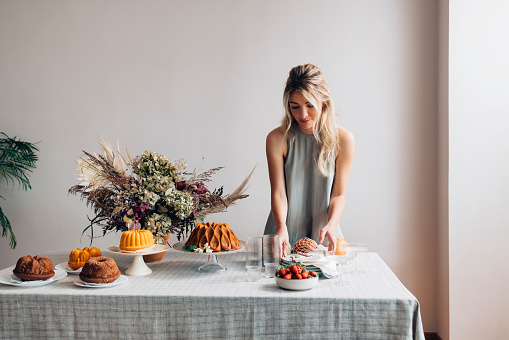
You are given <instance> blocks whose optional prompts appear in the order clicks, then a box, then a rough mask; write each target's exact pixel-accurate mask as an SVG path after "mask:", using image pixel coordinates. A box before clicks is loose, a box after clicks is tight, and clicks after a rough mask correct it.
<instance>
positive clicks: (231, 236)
mask: <svg viewBox="0 0 509 340" xmlns="http://www.w3.org/2000/svg"><path fill="white" fill-rule="evenodd" d="M206 243H208V245H209V247H210V249H212V250H213V251H221V250H232V249H237V248H239V247H240V246H241V244H240V241H239V239H238V238H237V236H236V235H235V233H234V232H233V230H231V228H230V227H229V226H228V224H226V223H216V222H214V223H212V224H210V223H209V222H207V223H200V224H198V225H197V226H196V227H195V228H194V230H193V232H192V233H191V235H190V236H189V239H188V240H187V242H186V244H185V247H186V248H188V247H190V246H196V247H198V248H202V249H203V247H204V246H205V244H206Z"/></svg>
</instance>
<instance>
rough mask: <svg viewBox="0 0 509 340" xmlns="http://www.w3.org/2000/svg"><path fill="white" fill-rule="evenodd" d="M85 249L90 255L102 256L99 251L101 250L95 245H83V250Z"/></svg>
mask: <svg viewBox="0 0 509 340" xmlns="http://www.w3.org/2000/svg"><path fill="white" fill-rule="evenodd" d="M85 249H87V250H88V253H89V254H90V257H97V256H102V255H103V254H102V253H101V250H100V249H99V248H97V247H90V248H88V247H85V248H84V249H83V250H85Z"/></svg>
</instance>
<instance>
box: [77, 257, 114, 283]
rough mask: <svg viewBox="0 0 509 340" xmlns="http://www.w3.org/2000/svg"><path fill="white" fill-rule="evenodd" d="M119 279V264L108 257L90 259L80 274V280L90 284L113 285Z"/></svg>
mask: <svg viewBox="0 0 509 340" xmlns="http://www.w3.org/2000/svg"><path fill="white" fill-rule="evenodd" d="M119 277H120V270H119V269H118V267H117V263H116V262H115V260H114V259H112V258H111V257H106V256H98V257H91V258H89V259H88V260H87V262H86V263H85V265H84V266H83V269H82V270H81V273H80V279H81V280H82V281H85V282H90V283H111V282H113V281H115V280H116V279H118V278H119Z"/></svg>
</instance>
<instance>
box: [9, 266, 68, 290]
mask: <svg viewBox="0 0 509 340" xmlns="http://www.w3.org/2000/svg"><path fill="white" fill-rule="evenodd" d="M54 270H55V275H54V276H53V277H50V278H49V279H47V280H36V281H24V280H21V279H19V278H18V277H16V276H15V275H14V274H12V273H5V274H3V275H1V276H0V283H2V284H5V285H11V286H16V287H24V288H30V287H39V286H45V285H47V284H50V283H53V282H56V281H58V280H61V279H63V278H64V277H66V276H67V272H66V271H65V270H62V269H58V268H55V269H54Z"/></svg>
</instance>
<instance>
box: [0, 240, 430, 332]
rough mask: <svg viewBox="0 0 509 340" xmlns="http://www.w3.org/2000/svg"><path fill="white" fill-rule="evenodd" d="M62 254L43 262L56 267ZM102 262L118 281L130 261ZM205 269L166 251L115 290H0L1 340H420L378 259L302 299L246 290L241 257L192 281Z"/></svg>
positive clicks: (407, 301) (271, 286) (63, 286)
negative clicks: (111, 265) (114, 268)
mask: <svg viewBox="0 0 509 340" xmlns="http://www.w3.org/2000/svg"><path fill="white" fill-rule="evenodd" d="M68 254H69V253H68V252H55V253H49V254H45V255H47V256H48V257H50V259H51V260H52V261H53V264H54V265H55V266H56V265H57V264H60V263H65V262H66V261H67V257H68ZM34 255H35V254H34ZM103 255H106V256H110V257H113V258H114V259H115V260H116V262H117V264H118V266H119V268H120V270H121V271H122V273H124V272H125V270H126V269H127V268H128V267H129V265H130V263H131V261H132V257H130V256H125V255H119V254H111V253H106V252H103ZM206 259H207V257H205V256H203V255H197V254H187V253H183V252H177V251H174V250H170V251H168V252H167V253H166V255H165V257H164V259H163V261H161V262H159V263H152V264H148V266H149V267H150V268H151V269H152V270H153V272H152V274H150V275H148V276H141V277H133V276H129V280H128V281H127V282H126V283H124V284H121V285H118V286H115V287H111V288H82V287H78V286H76V285H75V284H74V283H73V282H74V280H76V279H78V276H77V275H70V274H69V275H68V276H67V277H65V278H64V279H62V280H59V281H56V282H54V283H51V284H49V285H46V286H41V287H35V288H22V287H14V286H8V285H0V302H1V303H0V323H1V324H0V339H66V338H69V339H70V338H72V339H87V340H88V339H173V338H174V339H225V338H227V339H241V338H255V339H310V338H320V339H381V340H389V339H420V340H421V339H422V340H423V339H424V334H423V330H422V323H421V316H420V310H419V303H418V301H417V299H416V298H415V297H414V296H413V295H412V294H411V293H410V292H409V291H408V290H407V289H406V288H405V287H404V286H403V284H402V283H401V282H400V281H399V280H398V278H397V277H396V276H395V275H394V274H393V273H392V271H391V270H390V269H389V268H388V267H387V265H386V264H385V263H384V262H383V261H382V259H381V258H380V257H379V256H378V255H377V254H376V253H364V254H360V255H359V261H358V268H359V269H360V270H362V271H364V273H363V274H361V275H353V274H352V273H348V272H347V273H346V274H345V275H344V278H345V279H347V280H348V281H349V285H348V286H342V287H337V286H333V285H331V284H330V280H327V279H324V278H320V280H319V283H318V286H317V287H315V288H313V289H312V290H308V291H288V290H283V289H280V288H279V287H277V286H276V284H275V280H274V279H269V278H262V279H261V280H260V281H259V282H248V281H247V280H246V271H245V268H244V265H245V254H244V253H235V254H228V255H221V256H218V259H219V261H220V262H221V264H223V265H225V266H227V267H228V270H227V271H226V272H220V273H201V272H198V271H197V268H198V267H199V266H201V265H203V264H204V263H205V262H206ZM13 267H14V266H12V267H9V268H6V269H4V270H2V271H0V274H5V273H6V272H11V271H12V269H13ZM346 267H348V266H346Z"/></svg>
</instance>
